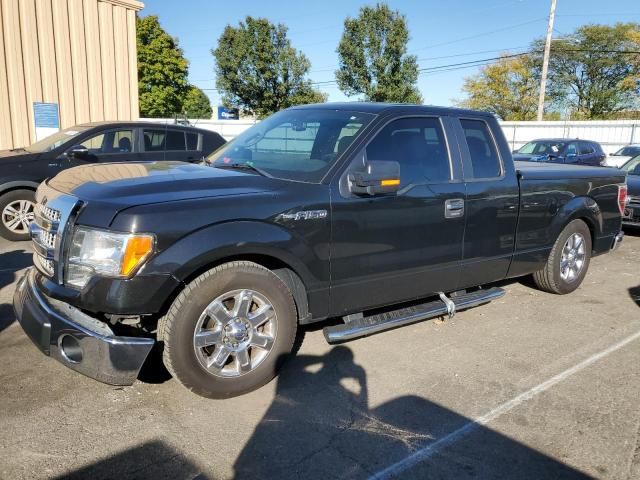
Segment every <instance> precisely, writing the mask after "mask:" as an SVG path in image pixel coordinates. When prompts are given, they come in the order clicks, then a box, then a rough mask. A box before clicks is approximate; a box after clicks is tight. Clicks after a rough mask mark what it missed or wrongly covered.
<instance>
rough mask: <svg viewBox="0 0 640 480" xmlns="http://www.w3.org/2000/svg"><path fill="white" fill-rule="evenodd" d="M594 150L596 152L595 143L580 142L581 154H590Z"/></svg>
mask: <svg viewBox="0 0 640 480" xmlns="http://www.w3.org/2000/svg"><path fill="white" fill-rule="evenodd" d="M593 152H595V149H594V148H593V145H591V144H590V143H586V142H581V143H580V155H589V154H590V153H593Z"/></svg>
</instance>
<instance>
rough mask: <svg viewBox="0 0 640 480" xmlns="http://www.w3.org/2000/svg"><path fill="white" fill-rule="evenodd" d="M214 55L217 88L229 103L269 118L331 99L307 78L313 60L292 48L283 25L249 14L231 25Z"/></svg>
mask: <svg viewBox="0 0 640 480" xmlns="http://www.w3.org/2000/svg"><path fill="white" fill-rule="evenodd" d="M211 53H212V54H213V56H214V58H215V61H216V70H215V71H216V86H217V88H218V89H219V90H220V91H221V92H222V98H223V102H224V103H225V105H227V106H233V107H239V108H240V109H241V110H242V111H243V112H244V113H248V114H255V115H257V116H258V117H265V116H267V115H270V114H271V113H274V112H277V111H278V110H281V109H283V108H287V107H290V106H292V105H300V104H304V103H318V102H324V101H326V96H325V95H323V94H322V93H320V92H319V91H317V90H314V89H313V87H312V84H311V81H310V80H308V79H307V74H308V72H309V68H310V66H311V64H310V62H309V60H308V59H307V57H306V56H305V55H304V54H303V53H302V52H300V51H298V50H296V49H295V48H293V46H292V45H291V41H290V40H289V39H288V38H287V27H285V26H284V25H282V24H278V25H274V24H272V23H271V22H269V20H267V19H265V18H253V17H250V16H248V17H246V19H245V20H244V21H243V22H240V23H239V25H238V26H237V27H233V26H231V25H227V26H226V27H225V29H224V32H223V33H222V35H221V36H220V38H219V39H218V47H217V48H216V49H214V50H212V52H211Z"/></svg>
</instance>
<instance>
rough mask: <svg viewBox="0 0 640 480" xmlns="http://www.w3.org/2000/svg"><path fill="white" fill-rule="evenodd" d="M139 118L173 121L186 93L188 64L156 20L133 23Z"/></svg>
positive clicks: (148, 19) (149, 18)
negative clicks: (136, 59) (135, 45)
mask: <svg viewBox="0 0 640 480" xmlns="http://www.w3.org/2000/svg"><path fill="white" fill-rule="evenodd" d="M136 34H137V48H138V93H139V103H140V116H142V117H165V118H166V117H172V116H173V115H175V114H178V113H180V112H181V110H182V102H183V100H184V96H185V95H186V94H187V92H188V91H189V82H188V80H187V74H188V67H189V62H187V60H186V59H185V58H184V56H183V54H182V50H181V49H180V48H179V47H178V41H177V40H176V39H174V38H173V37H171V36H170V35H169V34H168V33H167V32H165V31H164V30H163V29H162V27H161V26H160V22H159V21H158V17H157V16H155V15H150V16H148V17H144V18H137V19H136Z"/></svg>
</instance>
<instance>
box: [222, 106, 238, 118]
mask: <svg viewBox="0 0 640 480" xmlns="http://www.w3.org/2000/svg"><path fill="white" fill-rule="evenodd" d="M218 120H240V112H239V111H238V109H237V108H228V107H222V106H220V107H218Z"/></svg>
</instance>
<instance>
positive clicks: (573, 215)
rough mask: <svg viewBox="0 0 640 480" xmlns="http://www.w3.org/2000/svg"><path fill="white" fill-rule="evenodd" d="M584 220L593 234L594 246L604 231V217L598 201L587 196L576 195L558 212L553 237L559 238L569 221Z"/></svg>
mask: <svg viewBox="0 0 640 480" xmlns="http://www.w3.org/2000/svg"><path fill="white" fill-rule="evenodd" d="M574 220H582V221H583V222H584V223H585V224H586V225H587V228H588V229H589V233H590V234H591V244H592V248H593V245H594V243H595V239H596V238H598V237H599V236H600V234H601V233H602V226H603V218H602V212H601V211H600V207H599V206H598V204H597V203H596V201H595V200H594V199H593V198H591V197H587V196H580V197H574V198H573V199H571V200H570V201H569V202H567V203H565V204H564V205H563V206H562V207H561V208H560V209H559V210H558V212H557V213H556V215H555V217H554V221H553V231H554V236H553V238H554V239H555V238H558V236H559V235H560V234H561V233H562V231H563V230H564V229H565V227H566V226H567V225H569V223H571V222H572V221H574Z"/></svg>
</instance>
